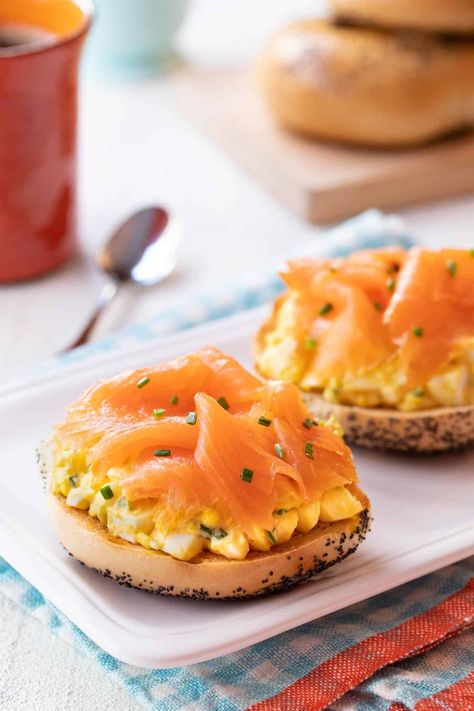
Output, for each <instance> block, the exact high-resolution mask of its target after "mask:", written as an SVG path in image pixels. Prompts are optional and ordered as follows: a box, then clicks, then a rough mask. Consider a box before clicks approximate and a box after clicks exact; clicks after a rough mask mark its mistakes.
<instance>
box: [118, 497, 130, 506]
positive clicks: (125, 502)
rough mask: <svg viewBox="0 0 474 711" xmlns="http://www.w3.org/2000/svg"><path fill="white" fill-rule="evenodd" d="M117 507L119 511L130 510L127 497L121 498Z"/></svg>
mask: <svg viewBox="0 0 474 711" xmlns="http://www.w3.org/2000/svg"><path fill="white" fill-rule="evenodd" d="M117 506H118V507H119V509H128V501H127V499H126V498H125V496H121V497H120V499H119V500H118V501H117Z"/></svg>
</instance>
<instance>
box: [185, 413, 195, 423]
mask: <svg viewBox="0 0 474 711" xmlns="http://www.w3.org/2000/svg"><path fill="white" fill-rule="evenodd" d="M197 420H198V416H197V413H196V412H188V416H187V417H186V422H187V424H188V425H195V424H196V422H197Z"/></svg>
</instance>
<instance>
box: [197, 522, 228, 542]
mask: <svg viewBox="0 0 474 711" xmlns="http://www.w3.org/2000/svg"><path fill="white" fill-rule="evenodd" d="M199 528H200V529H201V533H204V534H205V535H206V537H208V538H212V537H214V538H217V540H218V541H220V539H221V538H225V537H226V536H227V531H224V529H223V528H209V527H208V526H205V525H204V524H203V523H201V525H200V526H199Z"/></svg>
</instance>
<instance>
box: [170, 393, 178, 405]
mask: <svg viewBox="0 0 474 711" xmlns="http://www.w3.org/2000/svg"><path fill="white" fill-rule="evenodd" d="M178 402H179V397H178V396H177V395H172V396H171V397H170V403H171V404H172V405H177V404H178Z"/></svg>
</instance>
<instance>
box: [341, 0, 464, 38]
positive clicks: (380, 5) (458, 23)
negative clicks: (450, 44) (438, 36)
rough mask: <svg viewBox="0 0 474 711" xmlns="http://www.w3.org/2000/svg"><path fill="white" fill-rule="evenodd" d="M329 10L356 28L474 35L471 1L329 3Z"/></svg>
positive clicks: (344, 0) (358, 0)
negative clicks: (358, 25)
mask: <svg viewBox="0 0 474 711" xmlns="http://www.w3.org/2000/svg"><path fill="white" fill-rule="evenodd" d="M330 7H331V9H332V11H333V12H334V14H335V15H336V17H337V18H340V19H342V20H349V21H351V22H357V23H360V24H373V25H377V26H379V27H394V28H403V29H419V30H427V31H431V32H445V33H458V34H462V35H467V34H474V1H473V0H330Z"/></svg>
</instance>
